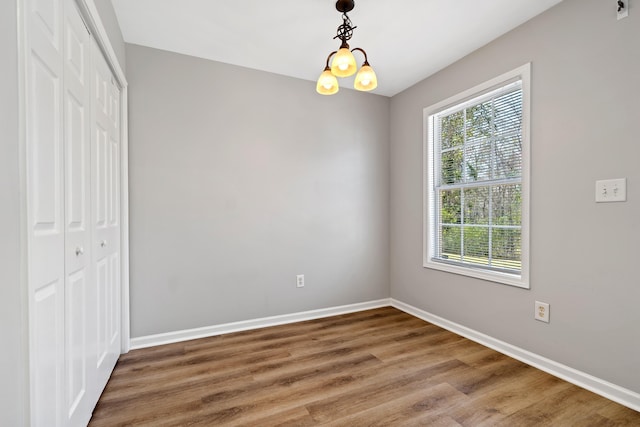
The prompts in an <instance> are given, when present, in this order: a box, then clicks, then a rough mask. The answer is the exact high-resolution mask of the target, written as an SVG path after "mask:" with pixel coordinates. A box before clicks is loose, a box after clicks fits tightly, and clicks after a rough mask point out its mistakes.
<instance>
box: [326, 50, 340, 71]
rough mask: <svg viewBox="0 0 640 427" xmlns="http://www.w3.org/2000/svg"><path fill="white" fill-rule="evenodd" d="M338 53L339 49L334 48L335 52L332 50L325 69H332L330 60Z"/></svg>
mask: <svg viewBox="0 0 640 427" xmlns="http://www.w3.org/2000/svg"><path fill="white" fill-rule="evenodd" d="M336 53H338V51H337V50H334V51H333V52H331V53H330V54H329V56H327V65H326V66H325V68H324V70H325V71H327V70H331V66H329V61H330V60H331V57H332V56H333V55H335V54H336Z"/></svg>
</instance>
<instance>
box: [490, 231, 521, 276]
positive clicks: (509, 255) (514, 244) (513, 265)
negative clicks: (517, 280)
mask: <svg viewBox="0 0 640 427" xmlns="http://www.w3.org/2000/svg"><path fill="white" fill-rule="evenodd" d="M521 234H522V233H521V232H520V230H519V229H500V228H494V229H493V234H492V235H491V240H492V246H493V248H492V258H493V266H494V267H499V268H507V269H510V270H520V269H521V268H522V260H521V255H522V254H521V251H520V247H521Z"/></svg>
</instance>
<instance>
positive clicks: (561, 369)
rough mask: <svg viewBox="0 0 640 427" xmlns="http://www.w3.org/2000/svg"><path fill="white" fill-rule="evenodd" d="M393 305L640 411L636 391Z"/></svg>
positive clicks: (394, 303)
mask: <svg viewBox="0 0 640 427" xmlns="http://www.w3.org/2000/svg"><path fill="white" fill-rule="evenodd" d="M391 306H392V307H395V308H397V309H398V310H402V311H404V312H405V313H408V314H411V315H412V316H415V317H418V318H420V319H422V320H425V321H427V322H429V323H433V324H434V325H438V326H440V327H442V328H444V329H447V330H449V331H451V332H453V333H455V334H458V335H461V336H463V337H465V338H468V339H470V340H472V341H475V342H477V343H479V344H482V345H484V346H487V347H489V348H492V349H494V350H496V351H498V352H500V353H503V354H506V355H507V356H510V357H513V358H514V359H517V360H519V361H521V362H524V363H526V364H527V365H531V366H533V367H535V368H538V369H540V370H542V371H545V372H547V373H549V374H551V375H554V376H556V377H558V378H562V379H563V380H565V381H568V382H570V383H572V384H575V385H577V386H579V387H582V388H585V389H587V390H589V391H592V392H594V393H596V394H599V395H600V396H603V397H606V398H607V399H610V400H613V401H614V402H617V403H619V404H621V405H624V406H626V407H629V408H631V409H633V410H635V411H640V394H638V393H636V392H634V391H631V390H628V389H626V388H623V387H620V386H617V385H615V384H612V383H610V382H607V381H604V380H602V379H600V378H596V377H594V376H593V375H589V374H587V373H584V372H581V371H578V370H576V369H573V368H571V367H569V366H566V365H563V364H561V363H558V362H555V361H553V360H550V359H547V358H546V357H542V356H540V355H538V354H535V353H532V352H530V351H527V350H524V349H522V348H520V347H516V346H514V345H511V344H509V343H506V342H504V341H500V340H498V339H495V338H492V337H490V336H488V335H485V334H483V333H481V332H478V331H475V330H473V329H470V328H467V327H466V326H462V325H459V324H457V323H454V322H451V321H449V320H446V319H443V318H442V317H439V316H436V315H434V314H431V313H428V312H426V311H424V310H421V309H419V308H416V307H413V306H411V305H409V304H406V303H403V302H401V301H398V300H395V299H393V298H391Z"/></svg>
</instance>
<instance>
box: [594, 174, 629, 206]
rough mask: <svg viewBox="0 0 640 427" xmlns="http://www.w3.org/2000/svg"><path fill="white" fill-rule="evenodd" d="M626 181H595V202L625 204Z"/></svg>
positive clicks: (622, 179) (621, 179) (624, 179)
mask: <svg viewBox="0 0 640 427" xmlns="http://www.w3.org/2000/svg"><path fill="white" fill-rule="evenodd" d="M626 201H627V179H626V178H619V179H604V180H600V181H596V202H597V203H608V202H626Z"/></svg>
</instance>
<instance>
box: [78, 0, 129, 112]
mask: <svg viewBox="0 0 640 427" xmlns="http://www.w3.org/2000/svg"><path fill="white" fill-rule="evenodd" d="M76 2H77V4H78V6H80V10H81V12H82V17H83V18H84V19H85V20H86V23H87V25H89V30H90V31H91V35H92V36H93V37H94V39H95V40H96V42H97V43H98V46H100V49H101V50H102V53H103V54H104V56H105V59H106V60H107V64H109V66H110V67H111V68H112V71H113V74H114V75H115V77H116V79H117V80H118V83H119V84H120V87H121V88H125V87H126V86H127V84H128V83H127V79H126V77H125V75H124V71H123V70H122V67H121V66H120V62H119V61H118V57H117V56H116V52H115V51H114V50H113V46H112V45H111V42H110V41H109V36H108V35H107V30H106V29H105V28H104V25H103V24H102V20H101V19H100V14H99V13H98V8H97V7H96V4H95V2H94V0H76ZM120 111H122V110H120Z"/></svg>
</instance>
